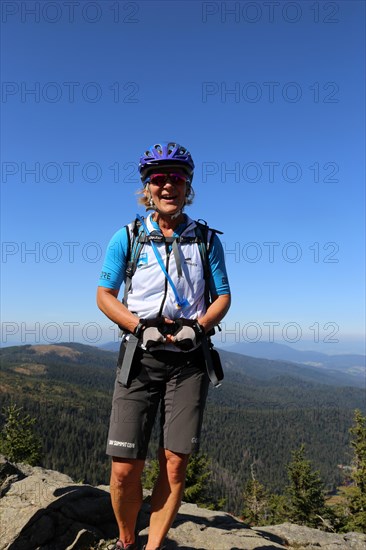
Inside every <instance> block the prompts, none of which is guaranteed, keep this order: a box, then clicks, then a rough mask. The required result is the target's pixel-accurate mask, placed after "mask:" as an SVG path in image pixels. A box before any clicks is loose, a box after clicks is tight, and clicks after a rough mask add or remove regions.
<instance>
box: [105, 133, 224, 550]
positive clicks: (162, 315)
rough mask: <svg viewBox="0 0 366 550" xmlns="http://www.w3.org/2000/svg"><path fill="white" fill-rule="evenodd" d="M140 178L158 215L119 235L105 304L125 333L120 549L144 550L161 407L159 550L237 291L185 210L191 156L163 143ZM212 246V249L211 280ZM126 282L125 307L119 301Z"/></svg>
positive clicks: (115, 487)
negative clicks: (143, 510) (142, 516)
mask: <svg viewBox="0 0 366 550" xmlns="http://www.w3.org/2000/svg"><path fill="white" fill-rule="evenodd" d="M139 171H140V175H141V180H142V184H143V188H142V190H141V198H140V203H142V204H143V205H144V206H145V207H146V210H152V213H151V214H149V216H148V217H147V218H146V219H142V218H140V219H139V220H138V221H137V223H133V224H129V225H128V226H126V227H124V228H122V229H120V230H119V231H117V233H116V234H115V235H114V236H113V237H112V240H111V241H110V243H109V247H108V250H107V254H106V258H105V262H104V265H103V268H102V275H101V279H100V286H99V287H98V293H97V303H98V306H99V308H100V309H101V310H102V311H103V312H104V313H105V315H107V317H109V318H110V319H111V320H112V321H114V322H115V323H117V324H118V325H119V327H120V328H121V329H122V331H123V338H122V344H121V349H120V355H119V360H118V369H117V379H116V383H115V389H114V395H113V405H112V413H111V420H110V428H109V434H108V444H107V454H109V455H110V456H112V469H111V499H112V505H113V510H114V513H115V516H116V520H117V523H118V526H119V540H118V541H117V543H116V546H115V548H116V549H127V548H128V549H130V550H133V549H137V542H136V537H135V527H136V519H137V515H138V512H139V509H140V507H141V504H142V487H141V474H142V470H143V467H144V461H145V458H146V453H147V448H148V443H149V439H150V434H151V429H152V426H153V423H154V419H155V416H156V413H157V409H158V407H159V404H160V403H161V404H162V406H161V419H160V420H161V437H160V448H159V465H160V475H159V477H158V480H157V483H156V486H155V488H154V490H153V494H152V498H151V518H150V528H149V537H148V541H147V545H146V546H145V549H146V550H158V549H159V548H162V546H161V545H162V544H163V541H164V538H165V536H166V534H167V532H168V530H169V528H170V526H171V524H172V522H173V520H174V518H175V516H176V514H177V512H178V509H179V506H180V503H181V498H182V494H183V490H184V481H185V472H186V467H187V463H188V459H189V455H190V453H192V452H196V451H197V450H198V446H199V437H200V431H201V425H202V417H203V410H204V406H205V401H206V395H207V390H208V385H209V380H210V378H211V379H213V378H214V375H213V374H212V372H210V369H209V368H206V366H208V361H207V350H208V347H207V339H206V335H207V334H208V333H212V329H213V328H214V326H215V325H217V324H218V323H219V322H220V321H221V319H222V318H223V317H224V315H225V314H226V312H227V311H228V309H229V307H230V289H229V285H228V281H227V274H226V269H225V262H224V254H223V249H222V246H221V243H220V241H219V238H218V236H217V234H216V232H214V231H212V230H209V229H206V230H205V231H203V232H202V226H201V224H198V222H194V221H193V220H191V219H190V218H189V217H188V216H187V215H186V214H185V213H184V207H185V205H187V204H190V203H191V202H192V200H193V196H194V192H193V188H192V179H193V173H194V163H193V159H192V157H191V155H190V153H189V152H188V151H187V150H186V149H185V148H184V147H182V146H180V145H179V144H176V143H159V144H156V145H153V146H151V147H150V148H149V149H148V150H147V151H146V152H145V153H144V154H143V155H142V157H141V159H140V164H139ZM200 235H201V236H200ZM205 237H206V240H207V242H206V243H202V241H203V240H205ZM208 243H209V244H208ZM206 245H207V246H206ZM202 246H203V248H204V249H205V247H206V248H207V247H209V248H208V252H207V263H208V271H209V275H208V276H207V277H206V280H205V265H204V264H205V258H204V255H203V254H202ZM133 255H134V257H132V256H133ZM206 268H207V266H206ZM122 282H125V296H124V300H123V303H122V302H120V301H119V300H118V299H117V296H118V293H119V289H120V286H121V284H122ZM208 290H209V291H210V295H211V301H210V302H208V299H207V296H208Z"/></svg>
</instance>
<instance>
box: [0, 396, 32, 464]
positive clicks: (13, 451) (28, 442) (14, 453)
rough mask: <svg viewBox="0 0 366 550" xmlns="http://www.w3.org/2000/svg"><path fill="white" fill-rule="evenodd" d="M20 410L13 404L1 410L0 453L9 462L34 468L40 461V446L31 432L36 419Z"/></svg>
mask: <svg viewBox="0 0 366 550" xmlns="http://www.w3.org/2000/svg"><path fill="white" fill-rule="evenodd" d="M22 410H23V409H22V408H18V407H17V406H16V405H15V404H12V405H9V406H8V407H6V408H4V409H3V414H4V416H5V424H4V426H3V429H2V431H1V432H0V453H2V454H3V455H5V457H6V458H7V459H8V460H10V461H11V462H25V463H27V464H30V465H32V466H34V465H36V464H38V463H39V462H40V460H41V456H42V453H41V449H42V444H41V441H40V439H39V437H38V436H37V435H36V434H35V433H34V430H33V426H34V424H35V422H36V419H35V418H31V417H30V416H29V415H28V414H26V415H25V414H24V413H23V412H22Z"/></svg>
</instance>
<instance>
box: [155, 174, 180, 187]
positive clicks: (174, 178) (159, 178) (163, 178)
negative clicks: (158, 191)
mask: <svg viewBox="0 0 366 550" xmlns="http://www.w3.org/2000/svg"><path fill="white" fill-rule="evenodd" d="M168 180H169V181H170V182H171V183H173V184H177V185H183V184H184V183H187V181H188V178H187V177H186V176H185V175H184V174H151V176H150V183H153V184H154V185H165V184H166V182H167V181H168Z"/></svg>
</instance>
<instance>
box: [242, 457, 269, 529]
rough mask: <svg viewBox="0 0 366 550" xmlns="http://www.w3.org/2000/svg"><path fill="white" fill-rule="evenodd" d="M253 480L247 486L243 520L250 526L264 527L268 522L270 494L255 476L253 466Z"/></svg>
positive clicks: (252, 467) (244, 494)
mask: <svg viewBox="0 0 366 550" xmlns="http://www.w3.org/2000/svg"><path fill="white" fill-rule="evenodd" d="M250 470H251V479H250V480H249V481H248V483H247V484H246V486H245V489H244V493H243V497H244V507H243V510H242V519H243V520H244V521H245V522H247V523H249V524H250V525H263V524H265V523H266V522H267V515H268V514H267V508H268V494H267V491H266V490H265V488H264V486H263V485H261V483H259V481H258V480H257V479H256V477H255V474H254V464H251V467H250Z"/></svg>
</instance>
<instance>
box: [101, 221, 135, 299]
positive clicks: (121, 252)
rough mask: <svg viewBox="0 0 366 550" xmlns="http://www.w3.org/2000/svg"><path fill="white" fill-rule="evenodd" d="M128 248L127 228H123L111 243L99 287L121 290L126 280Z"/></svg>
mask: <svg viewBox="0 0 366 550" xmlns="http://www.w3.org/2000/svg"><path fill="white" fill-rule="evenodd" d="M128 247H129V241H128V236H127V228H126V227H122V229H119V230H118V231H117V232H116V233H115V234H114V235H113V237H112V238H111V240H110V241H109V244H108V247H107V251H106V254H105V258H104V262H103V267H102V271H101V274H100V277H99V286H103V287H105V288H113V289H114V290H119V289H120V287H121V285H122V283H123V281H124V280H125V274H126V262H127V254H128Z"/></svg>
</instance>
